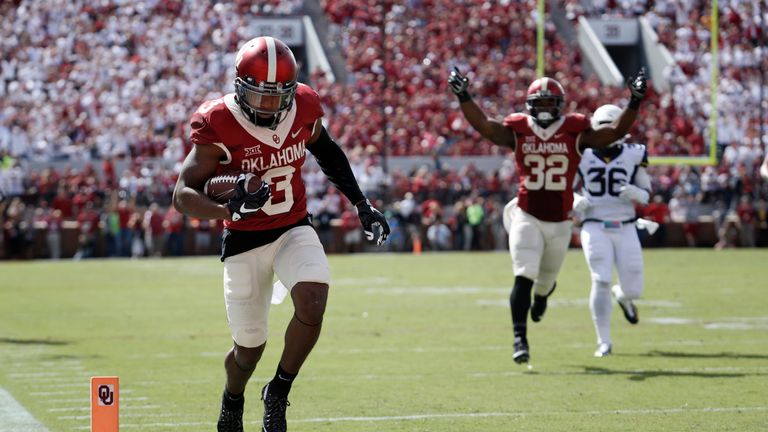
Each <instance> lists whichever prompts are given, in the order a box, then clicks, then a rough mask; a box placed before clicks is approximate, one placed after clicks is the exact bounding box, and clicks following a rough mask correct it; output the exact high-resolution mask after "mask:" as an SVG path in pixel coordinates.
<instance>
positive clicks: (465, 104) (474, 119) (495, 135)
mask: <svg viewBox="0 0 768 432" xmlns="http://www.w3.org/2000/svg"><path fill="white" fill-rule="evenodd" d="M448 86H449V87H450V89H451V91H452V92H453V94H455V95H456V97H457V98H458V99H459V105H460V106H461V112H462V113H464V117H465V118H466V119H467V121H468V122H469V124H471V125H472V127H473V128H475V130H476V131H478V132H479V133H480V135H482V136H483V137H484V138H486V139H488V140H490V141H491V142H493V143H494V144H496V145H500V146H503V147H509V148H513V149H514V148H515V134H514V133H513V132H512V130H510V129H509V128H507V127H505V126H504V125H503V124H501V123H500V122H498V121H496V120H493V119H491V118H488V117H487V116H486V115H485V113H483V110H481V109H480V107H479V106H477V104H476V103H475V101H474V100H472V95H470V94H469V91H468V90H467V89H468V88H469V78H467V77H466V76H464V75H462V74H461V72H459V69H458V68H453V70H452V71H451V75H450V76H449V77H448Z"/></svg>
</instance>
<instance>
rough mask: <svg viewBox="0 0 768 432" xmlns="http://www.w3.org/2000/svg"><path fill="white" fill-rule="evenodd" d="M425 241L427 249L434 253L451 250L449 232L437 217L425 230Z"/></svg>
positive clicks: (440, 218) (439, 217)
mask: <svg viewBox="0 0 768 432" xmlns="http://www.w3.org/2000/svg"><path fill="white" fill-rule="evenodd" d="M427 240H428V241H429V247H430V248H431V249H432V250H434V251H446V250H450V249H451V244H452V241H451V230H450V229H449V228H448V226H447V225H446V224H445V223H444V222H443V218H442V217H441V216H439V215H438V216H437V217H435V218H434V219H433V220H432V223H431V224H430V225H429V227H428V228H427Z"/></svg>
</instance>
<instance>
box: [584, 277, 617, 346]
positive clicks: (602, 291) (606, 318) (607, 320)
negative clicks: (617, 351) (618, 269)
mask: <svg viewBox="0 0 768 432" xmlns="http://www.w3.org/2000/svg"><path fill="white" fill-rule="evenodd" d="M612 306H613V305H612V303H611V283H610V282H592V290H591V291H590V293H589V309H590V310H591V311H592V322H593V323H594V324H595V331H596V332H597V343H598V344H601V343H607V344H610V343H611V310H612Z"/></svg>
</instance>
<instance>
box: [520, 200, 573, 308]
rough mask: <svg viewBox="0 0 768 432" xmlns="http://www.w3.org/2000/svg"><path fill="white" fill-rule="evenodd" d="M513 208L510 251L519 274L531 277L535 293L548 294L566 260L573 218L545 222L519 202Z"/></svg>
mask: <svg viewBox="0 0 768 432" xmlns="http://www.w3.org/2000/svg"><path fill="white" fill-rule="evenodd" d="M509 212H510V213H511V218H510V219H509V220H510V222H509V254H510V256H511V257H512V267H513V269H514V272H515V276H524V277H526V278H528V279H531V280H532V281H533V291H534V293H535V294H538V295H541V296H545V295H548V294H549V292H550V291H551V290H552V286H553V285H554V284H555V281H556V280H557V274H558V273H559V272H560V267H561V266H562V265H563V261H565V254H566V253H567V252H568V245H570V243H571V228H572V226H573V222H572V221H571V220H570V219H569V220H565V221H562V222H544V221H541V220H539V219H538V218H536V217H534V216H531V215H530V214H528V213H526V212H524V211H523V210H522V209H520V208H519V207H516V206H513V207H511V208H510V209H509Z"/></svg>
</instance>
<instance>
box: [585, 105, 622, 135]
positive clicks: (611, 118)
mask: <svg viewBox="0 0 768 432" xmlns="http://www.w3.org/2000/svg"><path fill="white" fill-rule="evenodd" d="M620 116H621V108H619V107H617V106H616V105H611V104H607V105H603V106H601V107H600V108H598V109H596V110H595V112H594V113H593V114H592V119H591V120H590V123H592V129H600V128H601V127H605V125H607V124H612V123H614V122H616V121H618V120H619V117H620Z"/></svg>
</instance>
